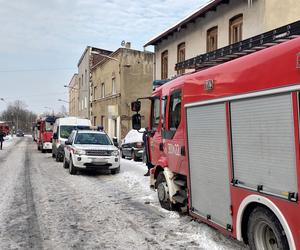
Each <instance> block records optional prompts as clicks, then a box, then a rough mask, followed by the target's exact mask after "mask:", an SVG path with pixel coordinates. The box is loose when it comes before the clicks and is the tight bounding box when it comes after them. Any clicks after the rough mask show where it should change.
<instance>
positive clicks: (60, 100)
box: [57, 99, 70, 104]
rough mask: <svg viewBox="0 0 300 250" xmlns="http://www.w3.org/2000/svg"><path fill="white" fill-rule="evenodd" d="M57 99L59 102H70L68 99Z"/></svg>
mask: <svg viewBox="0 0 300 250" xmlns="http://www.w3.org/2000/svg"><path fill="white" fill-rule="evenodd" d="M57 101H59V102H65V103H68V104H69V103H70V102H68V101H66V100H63V99H58V100H57Z"/></svg>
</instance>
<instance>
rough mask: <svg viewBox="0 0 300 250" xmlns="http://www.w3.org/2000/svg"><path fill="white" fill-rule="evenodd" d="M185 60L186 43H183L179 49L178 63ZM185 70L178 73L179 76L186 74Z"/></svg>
mask: <svg viewBox="0 0 300 250" xmlns="http://www.w3.org/2000/svg"><path fill="white" fill-rule="evenodd" d="M184 60H185V43H181V44H179V45H178V47H177V62H183V61H184ZM184 72H185V70H184V69H181V70H178V71H177V74H179V75H181V74H184Z"/></svg>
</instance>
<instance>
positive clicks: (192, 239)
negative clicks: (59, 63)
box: [0, 137, 245, 250]
mask: <svg viewBox="0 0 300 250" xmlns="http://www.w3.org/2000/svg"><path fill="white" fill-rule="evenodd" d="M145 172H146V167H145V165H144V164H142V163H136V162H133V161H130V160H122V162H121V172H120V173H119V174H117V175H107V174H94V173H80V174H79V175H76V176H71V175H69V173H68V171H67V170H66V169H64V168H63V167H62V163H57V162H55V161H54V160H53V159H52V157H51V154H42V153H40V152H39V151H37V149H36V144H35V143H33V142H32V140H31V138H26V137H25V138H18V139H17V138H14V139H13V142H11V143H10V144H9V145H7V146H6V147H5V148H4V150H3V151H0V178H1V181H0V192H1V198H0V249H209V250H211V249H244V248H245V247H244V246H243V245H241V244H240V243H238V242H237V241H235V240H232V239H228V238H226V237H224V236H223V235H222V234H220V233H219V232H217V231H216V230H214V229H212V228H210V227H208V226H206V225H205V224H200V223H197V222H194V221H193V220H191V218H190V217H188V216H182V215H179V214H178V213H176V212H169V211H166V210H163V209H162V208H161V207H160V205H159V203H158V201H157V198H156V193H155V192H154V191H152V190H150V189H149V185H148V178H147V177H144V176H143V174H144V173H145Z"/></svg>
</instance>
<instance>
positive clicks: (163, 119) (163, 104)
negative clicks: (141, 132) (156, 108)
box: [161, 96, 168, 128]
mask: <svg viewBox="0 0 300 250" xmlns="http://www.w3.org/2000/svg"><path fill="white" fill-rule="evenodd" d="M167 101H168V97H167V96H164V97H163V98H162V101H161V110H162V111H161V123H162V124H163V127H164V128H166V113H167Z"/></svg>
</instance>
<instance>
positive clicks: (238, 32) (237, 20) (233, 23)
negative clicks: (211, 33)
mask: <svg viewBox="0 0 300 250" xmlns="http://www.w3.org/2000/svg"><path fill="white" fill-rule="evenodd" d="M242 34H243V14H240V15H237V16H235V17H233V18H231V19H230V20H229V43H230V44H232V43H237V42H239V41H241V40H242Z"/></svg>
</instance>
